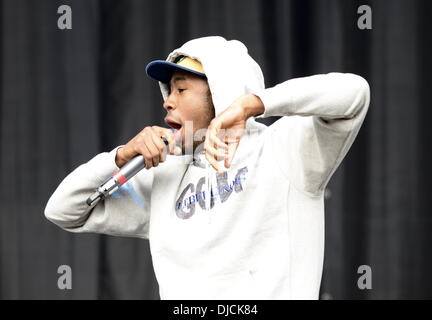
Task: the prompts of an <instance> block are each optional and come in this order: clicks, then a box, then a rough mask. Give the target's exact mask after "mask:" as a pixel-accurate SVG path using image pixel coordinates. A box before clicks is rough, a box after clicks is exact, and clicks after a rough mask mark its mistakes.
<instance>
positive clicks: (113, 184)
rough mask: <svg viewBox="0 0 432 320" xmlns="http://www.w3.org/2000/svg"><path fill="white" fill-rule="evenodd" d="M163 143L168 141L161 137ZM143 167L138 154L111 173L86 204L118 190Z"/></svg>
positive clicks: (143, 164)
mask: <svg viewBox="0 0 432 320" xmlns="http://www.w3.org/2000/svg"><path fill="white" fill-rule="evenodd" d="M162 140H163V142H164V143H165V145H166V146H167V145H168V141H167V140H166V138H165V137H162ZM144 167H145V160H144V157H143V156H142V155H141V154H139V155H137V156H135V157H133V158H132V159H131V160H130V161H128V162H127V163H126V164H125V165H124V166H123V167H121V169H119V170H117V171H116V172H114V173H113V175H112V176H111V177H110V178H109V179H108V180H107V181H105V182H104V183H102V184H101V185H100V187H99V188H97V190H96V191H95V192H94V193H93V194H92V195H91V196H90V197H89V198H88V199H87V201H86V203H87V205H88V206H91V205H93V204H94V203H95V202H96V203H98V202H99V201H100V200H102V199H105V198H106V197H108V196H110V195H112V194H113V193H114V192H116V191H117V190H118V188H120V187H121V186H122V185H123V184H125V183H126V181H128V180H129V179H131V178H132V177H133V176H135V175H136V174H137V173H138V172H140V171H141V170H142V169H144Z"/></svg>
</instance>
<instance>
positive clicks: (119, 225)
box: [45, 147, 153, 239]
mask: <svg viewBox="0 0 432 320" xmlns="http://www.w3.org/2000/svg"><path fill="white" fill-rule="evenodd" d="M118 148H119V147H117V148H115V149H114V150H112V151H111V152H104V153H100V154H98V155H96V156H95V157H94V158H93V159H91V160H90V161H89V162H87V163H85V164H82V165H81V166H79V167H78V168H76V169H75V170H74V171H72V172H71V173H70V174H69V175H68V176H67V177H66V178H65V179H64V180H63V181H62V182H61V183H60V185H59V186H58V187H57V189H56V190H55V192H54V193H53V194H52V196H51V198H50V199H49V200H48V203H47V205H46V207H45V217H46V218H47V219H48V220H50V221H51V222H53V223H55V224H56V225H58V226H59V227H61V228H63V229H64V230H66V231H71V232H95V233H104V234H109V235H119V236H134V237H140V238H145V239H148V226H149V220H150V219H149V216H150V193H151V184H152V180H153V174H152V171H151V170H141V171H140V172H139V173H138V174H137V175H136V176H135V177H133V178H132V179H130V180H129V181H128V182H127V183H125V184H124V185H123V186H122V187H121V188H120V189H119V190H117V191H116V192H115V193H114V194H112V195H111V196H110V197H108V198H106V199H105V200H104V201H99V203H98V204H96V205H93V206H92V207H89V206H88V205H87V203H86V200H87V198H88V197H89V196H90V195H91V194H92V193H94V191H95V190H96V189H97V188H98V187H99V186H100V185H101V184H102V183H104V182H105V181H106V179H107V178H108V177H110V176H111V174H112V173H113V172H114V171H116V170H117V169H118V167H117V166H116V164H115V155H116V152H117V149H118ZM138 178H139V179H138ZM138 183H140V184H139V185H138Z"/></svg>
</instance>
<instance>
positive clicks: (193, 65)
mask: <svg viewBox="0 0 432 320" xmlns="http://www.w3.org/2000/svg"><path fill="white" fill-rule="evenodd" d="M175 63H176V64H178V65H179V66H182V67H185V68H188V69H191V70H193V71H197V72H201V73H205V72H204V68H203V67H202V64H201V62H199V61H198V60H195V59H192V58H189V57H187V56H181V57H179V59H178V60H177V61H176V62H175Z"/></svg>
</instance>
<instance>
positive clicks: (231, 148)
mask: <svg viewBox="0 0 432 320" xmlns="http://www.w3.org/2000/svg"><path fill="white" fill-rule="evenodd" d="M239 144H240V138H237V139H235V140H234V141H230V142H228V151H227V156H226V158H225V163H224V165H225V167H226V168H229V167H231V164H232V160H233V158H234V154H235V152H236V151H237V148H238V146H239Z"/></svg>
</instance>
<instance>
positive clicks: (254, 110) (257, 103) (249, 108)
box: [242, 93, 265, 118]
mask: <svg viewBox="0 0 432 320" xmlns="http://www.w3.org/2000/svg"><path fill="white" fill-rule="evenodd" d="M242 106H243V110H244V112H245V114H246V118H250V117H256V116H259V115H261V114H263V113H264V111H265V107H264V103H263V102H262V101H261V99H260V98H259V97H258V96H256V95H254V94H252V93H249V94H247V95H245V96H244V101H243V103H242Z"/></svg>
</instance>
